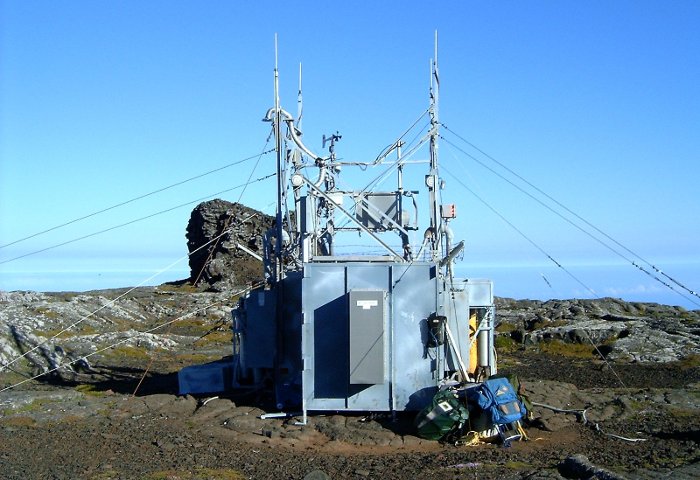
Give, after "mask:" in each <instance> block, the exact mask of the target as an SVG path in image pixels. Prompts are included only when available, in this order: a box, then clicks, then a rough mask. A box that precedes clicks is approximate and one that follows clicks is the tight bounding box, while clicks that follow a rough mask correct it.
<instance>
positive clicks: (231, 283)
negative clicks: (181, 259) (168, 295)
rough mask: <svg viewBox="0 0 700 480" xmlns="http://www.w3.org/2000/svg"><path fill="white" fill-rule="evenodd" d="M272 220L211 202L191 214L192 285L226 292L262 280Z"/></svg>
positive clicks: (245, 209) (246, 209) (232, 205)
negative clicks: (262, 258)
mask: <svg viewBox="0 0 700 480" xmlns="http://www.w3.org/2000/svg"><path fill="white" fill-rule="evenodd" d="M272 220H273V218H272V217H270V216H269V215H266V214H264V213H262V212H259V211H257V210H254V209H252V208H249V207H246V206H244V205H241V204H239V203H231V202H227V201H226V200H220V199H215V200H210V201H207V202H203V203H200V204H199V205H197V207H196V208H195V209H194V210H193V211H192V214H191V215H190V221H189V223H188V224H187V235H186V237H187V249H188V251H189V252H190V259H189V263H190V282H191V283H193V284H196V285H203V284H204V285H207V286H209V288H211V289H213V290H216V291H227V290H233V289H236V288H239V287H241V286H244V285H249V284H250V283H251V282H254V281H257V280H260V279H262V278H263V268H262V262H260V261H259V260H257V259H256V258H254V257H253V256H251V255H250V254H249V253H247V252H246V251H244V249H242V248H241V247H245V248H247V249H250V250H252V251H254V252H256V253H257V254H259V255H262V248H263V247H262V237H263V235H264V233H265V231H266V230H267V229H268V228H269V227H270V225H272Z"/></svg>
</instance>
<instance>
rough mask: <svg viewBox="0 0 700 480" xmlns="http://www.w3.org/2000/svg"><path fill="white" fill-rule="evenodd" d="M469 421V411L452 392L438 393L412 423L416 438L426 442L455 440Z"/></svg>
mask: <svg viewBox="0 0 700 480" xmlns="http://www.w3.org/2000/svg"><path fill="white" fill-rule="evenodd" d="M467 420H469V410H467V407H466V405H464V404H463V403H462V402H461V401H460V399H459V398H458V397H457V395H456V393H455V392H454V391H453V390H450V389H447V390H440V391H438V392H437V393H436V394H435V396H434V397H433V400H432V401H431V402H430V404H429V405H428V406H426V407H425V408H424V409H423V410H421V411H420V412H419V413H418V415H417V416H416V419H415V421H414V425H415V426H416V431H417V433H418V436H419V437H421V438H425V439H426V440H446V441H453V440H457V439H458V438H459V437H460V436H461V434H462V430H463V428H464V425H465V424H466V422H467Z"/></svg>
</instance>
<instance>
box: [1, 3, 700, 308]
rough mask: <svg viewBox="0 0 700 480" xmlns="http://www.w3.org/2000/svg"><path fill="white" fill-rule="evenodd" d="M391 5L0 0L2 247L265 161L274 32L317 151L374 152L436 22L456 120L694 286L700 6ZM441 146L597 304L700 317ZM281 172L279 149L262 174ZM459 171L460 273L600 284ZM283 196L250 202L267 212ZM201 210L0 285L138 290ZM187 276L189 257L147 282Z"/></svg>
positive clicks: (135, 214)
mask: <svg viewBox="0 0 700 480" xmlns="http://www.w3.org/2000/svg"><path fill="white" fill-rule="evenodd" d="M375 3H376V5H374V4H369V3H368V2H367V3H365V2H362V3H361V2H345V3H340V2H337V4H336V3H328V2H295V3H290V2H284V3H276V2H264V3H259V4H254V2H172V1H169V2H135V1H131V2H130V1H126V2H19V1H0V42H1V43H0V244H2V245H4V244H7V243H10V242H13V241H15V240H17V239H20V238H23V237H26V236H28V235H32V234H34V233H36V232H39V231H42V230H45V229H47V228H50V227H53V226H55V225H58V224H61V223H64V222H66V221H69V220H72V219H74V218H77V217H81V216H83V215H86V214H89V213H91V212H94V211H97V210H100V209H103V208H106V207H109V206H111V205H114V204H117V203H120V202H123V201H125V200H128V199H130V198H133V197H136V196H139V195H143V194H145V193H148V192H151V191H153V190H156V189H158V188H161V187H164V186H167V185H171V184H173V183H176V182H179V181H181V180H183V179H186V178H190V177H193V176H195V175H199V174H201V173H204V172H206V171H209V170H212V169H215V168H218V167H220V166H223V165H227V164H229V163H231V162H234V161H236V160H238V159H242V158H245V157H249V156H252V155H256V154H257V153H259V152H261V151H262V149H263V146H264V145H265V140H266V137H267V134H268V128H269V126H268V125H267V124H264V123H263V122H261V121H260V119H261V118H262V116H263V114H264V113H265V111H266V110H267V108H269V107H270V106H271V105H272V100H273V95H272V69H273V64H274V46H273V45H274V43H273V37H274V34H275V33H277V34H278V35H279V62H280V76H281V98H282V104H283V106H284V107H285V108H287V109H288V110H289V111H291V112H295V111H296V91H297V71H298V64H299V62H303V69H304V131H305V134H306V136H305V138H306V141H307V142H308V143H309V144H310V145H312V146H313V147H315V148H316V149H318V150H320V143H321V137H322V135H323V134H328V133H332V132H334V131H336V130H338V131H340V132H341V134H342V135H343V140H342V141H341V143H340V144H339V145H338V152H339V154H340V155H341V156H343V157H345V158H353V159H358V160H363V159H368V158H369V159H374V158H375V157H376V155H377V153H378V152H379V151H380V150H382V149H383V148H384V146H386V145H387V144H388V143H390V142H391V141H393V140H394V139H395V138H396V137H397V136H398V135H399V134H400V133H402V132H403V130H404V129H405V128H407V127H408V126H410V125H411V123H412V122H413V121H414V120H415V119H416V118H417V117H418V115H420V113H421V112H423V111H424V110H425V108H426V107H427V85H428V72H429V70H428V67H429V60H430V58H431V57H432V55H433V32H434V30H436V29H437V30H439V36H440V54H439V57H440V74H441V92H440V93H441V110H440V114H441V120H442V121H443V122H444V123H445V124H446V125H447V126H448V127H450V128H451V129H452V130H454V131H455V132H457V133H459V135H461V136H463V137H464V138H466V139H467V140H469V141H470V142H471V143H473V144H475V145H477V146H478V147H479V148H480V149H482V150H483V151H485V152H487V153H488V154H489V155H491V156H492V157H494V158H495V159H497V160H498V161H499V162H501V163H503V164H505V165H507V166H508V167H509V168H511V169H513V170H514V171H516V172H518V173H519V174H520V175H522V176H523V177H525V178H526V179H527V180H528V181H530V182H532V183H533V184H535V185H537V186H538V187H539V188H541V189H542V190H544V191H545V192H547V193H548V194H549V195H551V196H552V197H554V198H556V199H557V200H558V201H559V202H561V203H563V204H565V205H566V206H567V207H569V208H570V209H571V210H573V211H575V212H577V213H578V214H579V215H581V216H582V217H584V218H586V219H587V220H588V221H590V222H591V223H593V224H595V225H596V226H597V227H598V228H600V229H601V230H603V231H604V232H606V233H607V234H609V235H611V236H612V237H614V238H615V239H616V240H618V241H619V242H620V243H622V244H623V245H625V246H626V247H628V248H630V249H631V250H633V251H634V252H636V253H638V254H639V255H640V256H642V257H643V258H645V259H647V260H649V261H651V262H653V263H654V264H657V265H659V266H660V267H661V268H662V269H663V270H664V271H666V272H667V273H669V274H670V275H671V276H673V277H674V278H676V279H678V280H680V281H681V282H682V283H684V284H686V285H687V286H689V287H690V288H693V289H695V290H698V289H700V253H698V248H697V247H698V243H699V240H700V215H698V213H699V212H698V210H700V209H699V207H698V193H697V182H698V178H699V177H700V176H699V175H698V174H699V173H700V166H699V164H700V161H699V160H700V153H699V152H700V135H699V133H700V53H699V52H700V31H699V30H698V28H697V24H698V21H700V3H698V2H695V1H675V2H662V1H656V2H644V1H642V2H602V1H600V2H598V1H591V2H554V1H551V2H549V1H537V2H439V3H438V2H412V1H408V2H375ZM445 135H446V137H447V136H448V135H447V133H445ZM451 140H452V141H455V137H451ZM462 146H463V144H462ZM440 152H441V159H442V160H441V161H442V162H443V164H444V165H445V166H446V167H447V168H449V169H450V170H451V171H456V172H459V173H458V176H459V177H460V179H461V180H462V181H463V182H465V183H466V184H467V185H468V186H469V187H470V188H472V189H474V190H475V191H477V192H479V195H481V196H482V197H483V198H484V199H486V200H487V201H488V203H489V204H490V205H491V206H492V207H493V208H495V209H496V210H497V211H498V212H500V213H501V214H502V215H503V216H504V217H506V218H507V219H508V220H509V221H511V222H512V223H514V224H515V225H517V227H518V228H519V229H520V230H521V231H523V232H524V233H525V234H526V235H527V236H528V237H529V238H531V239H532V240H534V241H535V242H536V243H537V244H538V245H540V246H541V247H542V248H543V249H544V250H545V251H546V252H548V253H549V254H551V256H553V257H554V258H555V259H557V260H558V261H559V262H560V263H561V264H562V265H565V266H567V267H568V268H572V269H579V270H577V273H578V272H581V275H585V279H586V280H585V283H586V284H587V285H590V286H591V288H593V289H594V290H595V291H596V292H597V294H599V295H600V296H605V295H614V296H619V297H623V298H628V299H633V300H648V301H663V302H666V303H674V304H680V305H684V306H686V307H691V308H697V306H696V304H693V303H691V302H689V301H688V300H687V299H684V298H683V297H681V296H677V295H675V294H673V292H669V291H667V290H666V289H665V288H664V287H662V286H661V285H659V284H658V283H656V282H654V281H653V280H652V279H651V278H649V277H648V276H646V275H644V274H642V273H640V272H638V271H637V270H636V269H635V268H634V267H633V266H631V265H629V264H626V263H625V261H624V260H622V259H620V258H619V257H617V256H615V255H614V254H612V253H611V252H610V251H609V250H607V249H606V248H603V247H601V246H600V245H599V244H597V243H596V242H593V241H591V240H590V238H588V237H586V236H585V235H583V234H581V232H580V231H578V230H577V229H575V228H572V227H571V226H570V225H569V224H567V223H566V222H563V221H562V220H561V219H560V218H558V217H557V216H555V215H553V214H552V213H551V212H549V211H547V210H545V209H543V208H542V207H541V206H540V205H539V204H537V203H536V202H533V201H532V200H531V199H530V198H528V197H526V196H523V195H522V193H521V192H519V191H517V190H516V189H514V188H512V186H510V185H509V184H507V183H505V182H504V181H503V180H501V179H500V178H498V177H496V176H494V175H492V174H491V173H490V172H489V171H487V170H486V169H484V168H483V167H482V166H480V165H479V164H477V163H475V162H473V161H471V160H470V159H469V158H466V157H464V156H463V155H462V154H461V153H460V152H459V151H458V150H456V149H455V148H453V147H451V146H450V145H445V144H443V146H442V147H441V150H440ZM472 152H473V151H472ZM482 159H483V158H482ZM253 164H254V161H251V162H246V163H245V164H242V165H241V166H239V167H234V168H229V169H226V170H223V171H222V172H220V173H219V174H217V175H210V176H207V177H204V178H202V179H199V180H197V181H193V182H189V183H187V184H185V185H182V186H180V187H177V188H173V189H170V190H168V191H166V192H163V193H162V194H159V195H153V196H151V197H148V198H146V199H144V200H142V201H139V202H134V203H132V204H128V205H125V206H123V207H121V208H117V209H114V210H110V211H109V212H107V213H105V214H102V215H97V216H95V217H91V218H90V219H88V220H85V221H81V222H76V223H75V224H72V225H69V226H67V227H65V228H61V229H57V230H55V231H52V232H50V233H47V234H44V235H40V236H37V237H35V238H32V239H31V240H26V241H23V242H19V243H17V244H14V245H11V246H8V247H5V248H1V249H0V262H3V261H6V260H8V259H12V258H14V257H17V256H19V255H23V254H25V253H30V252H33V251H37V250H41V249H43V248H46V247H49V246H52V245H56V244H59V243H62V242H66V241H68V240H71V239H74V238H77V237H81V236H84V235H88V234H91V233H93V232H97V231H100V230H103V229H107V228H110V227H112V226H114V225H119V224H121V223H126V222H129V221H132V220H134V219H137V218H140V217H143V216H146V215H149V214H151V213H155V212H158V211H161V210H164V209H168V208H171V207H174V206H176V205H180V204H182V203H185V202H188V201H190V200H195V199H198V198H202V197H206V196H209V195H211V194H213V193H215V192H218V191H222V190H226V189H229V188H231V187H233V186H236V185H240V184H242V183H244V182H245V180H246V179H247V178H248V175H250V174H251V169H252V168H253ZM490 165H491V166H492V167H494V164H490ZM273 171H274V166H273V164H272V158H271V157H265V158H264V160H263V161H262V163H261V164H260V165H259V166H258V167H257V169H256V170H255V172H253V175H254V178H258V177H260V176H263V175H266V174H268V173H271V172H273ZM445 178H446V180H447V184H448V192H449V193H447V194H446V200H448V201H450V200H452V201H456V202H458V203H459V219H458V221H456V222H455V223H454V230H455V233H456V236H457V238H465V239H466V240H467V245H468V247H467V251H466V253H465V256H464V258H463V259H462V261H461V262H460V264H459V268H460V271H462V272H463V273H464V274H465V275H467V276H484V277H490V278H493V279H494V282H495V286H496V294H498V295H504V296H511V297H531V298H549V297H551V296H558V297H566V298H569V297H574V296H581V297H589V296H590V292H586V291H582V289H581V286H580V285H578V284H575V282H574V283H572V282H571V281H570V279H569V278H567V275H562V272H561V271H560V270H559V269H557V268H556V267H555V268H554V270H552V271H550V269H551V268H552V263H551V262H550V261H549V260H548V259H547V258H546V257H545V256H544V255H542V253H541V252H540V251H538V250H537V249H535V248H533V247H532V245H530V243H528V242H527V241H525V240H524V239H523V238H522V237H521V236H519V235H518V234H517V233H516V232H514V231H513V230H512V229H511V228H510V227H509V226H508V225H506V224H505V223H504V222H503V221H502V220H501V219H500V218H499V217H498V216H496V215H494V214H493V213H492V212H491V211H490V210H489V209H488V208H485V207H484V206H483V205H482V204H481V203H480V202H479V201H478V200H476V199H475V198H474V197H473V196H471V195H470V194H469V193H468V192H467V191H466V190H464V189H463V188H461V186H460V185H458V184H457V182H455V181H454V179H452V178H450V176H448V175H445ZM272 189H273V184H272V182H271V181H269V180H268V181H267V182H261V183H259V184H256V185H255V188H251V189H249V190H248V191H246V192H245V194H244V195H243V196H242V198H241V201H242V202H243V203H246V204H249V205H251V206H253V207H255V208H259V209H267V211H270V206H269V204H270V198H271V192H272V191H273V190H272ZM240 193H241V190H235V191H232V192H229V193H226V194H224V195H222V197H223V198H226V199H227V200H231V201H237V200H238V199H239V195H240ZM195 204H196V202H195V203H193V204H192V205H190V206H186V207H182V208H178V209H174V210H173V211H171V212H169V213H167V214H163V215H158V216H156V217H153V218H151V219H148V220H144V221H141V222H137V223H134V224H133V225H130V226H127V227H124V228H119V229H116V230H113V231H110V232H108V233H105V234H102V235H96V236H94V237H91V238H88V239H85V240H82V241H79V242H74V243H71V244H68V245H65V246H62V247H59V248H55V249H51V250H48V251H46V252H43V253H40V254H35V255H31V256H29V257H27V258H24V259H21V260H14V261H10V262H6V263H2V264H0V288H1V289H6V290H12V289H36V290H65V289H88V288H98V287H99V288H102V287H106V286H114V287H117V286H124V285H134V284H138V283H140V282H142V281H144V280H145V279H147V278H149V277H150V276H151V275H152V274H153V273H154V272H157V271H160V270H162V269H164V268H165V267H167V266H169V265H170V264H172V263H173V262H174V261H176V260H177V259H179V258H182V257H183V256H184V255H185V254H186V243H185V237H184V233H185V227H186V224H187V220H188V218H189V212H190V211H191V208H192V207H193V206H194V205H195ZM584 271H585V272H586V273H585V274H584V273H582V272H584ZM187 272H188V270H187V262H186V260H183V261H182V262H181V263H180V264H178V265H176V266H175V267H174V268H173V269H171V270H168V271H167V272H165V273H164V274H163V275H161V276H160V277H157V278H156V279H152V280H149V281H148V282H149V283H158V282H159V281H165V280H173V279H176V278H182V277H184V276H186V275H187ZM542 275H545V277H546V278H547V279H548V280H549V281H550V283H551V284H552V287H549V286H548V285H547V283H546V282H545V281H544V280H543V278H542ZM692 298H694V299H695V300H696V301H697V302H700V299H698V298H697V297H692Z"/></svg>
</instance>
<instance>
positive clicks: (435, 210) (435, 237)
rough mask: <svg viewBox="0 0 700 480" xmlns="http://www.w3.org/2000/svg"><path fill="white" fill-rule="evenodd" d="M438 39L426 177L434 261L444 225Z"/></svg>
mask: <svg viewBox="0 0 700 480" xmlns="http://www.w3.org/2000/svg"><path fill="white" fill-rule="evenodd" d="M437 54H438V37H437V31H435V55H434V58H433V60H432V61H431V64H430V108H429V113H430V172H429V173H428V175H427V176H426V177H425V183H426V186H427V187H428V194H429V196H430V228H431V229H432V241H431V254H432V257H433V259H436V258H438V257H441V256H442V254H443V252H441V251H440V249H441V248H442V233H443V232H442V225H441V218H440V198H439V196H440V195H439V188H440V185H439V182H440V176H439V174H438V136H439V126H440V120H439V115H438V114H439V112H438V100H439V93H440V77H439V75H438V60H437Z"/></svg>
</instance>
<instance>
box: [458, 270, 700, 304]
mask: <svg viewBox="0 0 700 480" xmlns="http://www.w3.org/2000/svg"><path fill="white" fill-rule="evenodd" d="M565 268H566V271H564V270H562V269H561V268H559V267H557V266H555V265H552V266H551V267H550V266H499V267H489V266H474V267H469V266H468V265H463V264H462V265H458V266H457V268H456V274H457V275H459V276H461V277H466V278H487V279H490V280H492V281H493V282H494V295H496V296H498V297H511V298H516V299H532V300H548V299H553V298H554V299H570V298H579V299H586V298H599V297H614V298H621V299H623V300H626V301H629V302H652V303H661V304H665V305H678V306H682V307H684V308H686V309H688V310H695V309H700V298H698V297H696V296H694V295H692V294H690V293H689V292H688V291H686V290H683V289H682V288H680V287H678V286H677V285H676V284H674V283H673V282H671V281H670V280H669V279H668V278H665V277H663V276H662V275H659V274H658V273H656V272H650V273H654V274H655V276H657V277H658V278H659V279H660V280H662V281H663V282H665V283H667V284H669V285H672V286H673V287H674V288H675V290H678V291H679V292H681V293H682V295H680V294H679V293H677V292H675V291H673V290H671V289H670V288H668V287H667V286H665V285H664V284H663V283H661V282H659V281H656V280H655V279H654V278H652V277H651V276H649V275H647V274H646V273H644V272H642V271H640V270H638V269H637V268H635V267H634V266H632V265H587V266H577V267H565ZM649 270H650V269H649ZM567 272H568V273H567ZM664 272H665V273H666V274H667V275H669V276H671V277H672V278H674V279H675V280H677V281H678V282H679V283H682V284H683V285H685V286H686V287H688V288H689V289H691V290H693V291H695V292H698V291H700V265H697V264H691V265H674V266H673V268H672V269H671V268H669V269H665V270H664Z"/></svg>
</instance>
